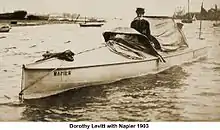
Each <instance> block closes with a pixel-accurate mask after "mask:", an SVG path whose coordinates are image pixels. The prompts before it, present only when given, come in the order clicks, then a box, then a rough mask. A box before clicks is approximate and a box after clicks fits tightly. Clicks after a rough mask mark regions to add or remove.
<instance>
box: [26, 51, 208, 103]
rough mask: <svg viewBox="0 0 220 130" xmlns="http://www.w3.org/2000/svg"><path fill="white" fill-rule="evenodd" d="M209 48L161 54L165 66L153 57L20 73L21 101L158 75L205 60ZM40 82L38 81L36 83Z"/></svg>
mask: <svg viewBox="0 0 220 130" xmlns="http://www.w3.org/2000/svg"><path fill="white" fill-rule="evenodd" d="M208 48H209V47H203V48H198V49H194V50H192V49H189V48H188V49H185V50H182V51H177V52H170V53H161V55H162V56H163V57H164V59H165V60H166V63H163V62H160V61H159V60H158V58H156V57H150V58H147V59H146V60H141V61H135V60H133V61H132V60H131V61H126V62H118V63H112V64H99V65H90V66H89V65H88V66H81V67H80V66H78V67H63V68H57V69H56V68H41V69H39V68H30V67H29V68H28V67H26V66H23V69H22V89H24V91H23V98H24V99H37V98H43V97H48V96H51V95H55V94H58V93H61V92H64V91H67V90H71V89H76V88H80V87H84V86H92V85H99V84H106V83H110V82H114V81H117V80H121V79H126V78H131V77H137V76H141V75H146V74H149V73H157V72H159V71H163V70H165V69H168V68H169V67H172V66H174V65H180V64H183V63H186V62H191V61H194V60H197V59H198V58H202V57H206V56H207V52H208ZM39 78H40V80H38V79H39Z"/></svg>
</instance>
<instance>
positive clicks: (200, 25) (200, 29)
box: [199, 1, 203, 40]
mask: <svg viewBox="0 0 220 130" xmlns="http://www.w3.org/2000/svg"><path fill="white" fill-rule="evenodd" d="M202 13H203V1H202V5H201V11H200V16H202ZM201 35H202V18H201V17H200V24H199V39H201V40H202V39H203V38H201Z"/></svg>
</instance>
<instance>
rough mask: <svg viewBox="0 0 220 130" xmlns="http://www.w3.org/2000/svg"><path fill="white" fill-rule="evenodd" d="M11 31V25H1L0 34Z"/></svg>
mask: <svg viewBox="0 0 220 130" xmlns="http://www.w3.org/2000/svg"><path fill="white" fill-rule="evenodd" d="M10 30H11V26H10V25H0V32H9V31H10Z"/></svg>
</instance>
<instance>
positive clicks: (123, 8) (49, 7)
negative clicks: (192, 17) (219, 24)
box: [0, 0, 220, 18]
mask: <svg viewBox="0 0 220 130" xmlns="http://www.w3.org/2000/svg"><path fill="white" fill-rule="evenodd" d="M187 1H188V0H0V3H1V4H0V12H12V11H14V10H18V9H24V10H27V11H28V12H30V13H63V12H67V13H80V14H82V15H87V16H98V17H120V18H125V17H134V16H135V10H136V7H143V8H145V10H146V15H168V16H172V15H173V13H174V11H175V9H176V8H177V7H178V6H182V7H185V9H186V10H187ZM202 1H204V7H205V8H206V9H209V8H211V7H214V4H217V5H218V7H220V0H190V11H193V12H195V11H197V12H198V11H200V6H201V3H202Z"/></svg>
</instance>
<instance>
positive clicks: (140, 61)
mask: <svg viewBox="0 0 220 130" xmlns="http://www.w3.org/2000/svg"><path fill="white" fill-rule="evenodd" d="M209 47H210V46H205V47H202V48H198V49H195V50H189V51H185V52H180V53H178V54H174V55H172V54H171V55H168V56H164V57H163V58H170V57H175V56H179V55H183V54H186V53H190V52H194V51H198V50H202V49H205V48H209ZM188 49H190V48H188ZM154 60H155V61H157V60H159V58H157V57H154V58H151V59H145V60H137V61H127V62H118V63H110V64H100V65H87V66H78V67H63V68H55V67H54V68H36V67H35V68H29V67H27V66H28V65H31V64H34V63H31V64H26V65H24V64H23V67H22V68H23V69H24V70H54V69H57V70H67V69H83V68H90V67H101V66H113V65H123V64H132V63H142V62H147V61H154Z"/></svg>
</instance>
